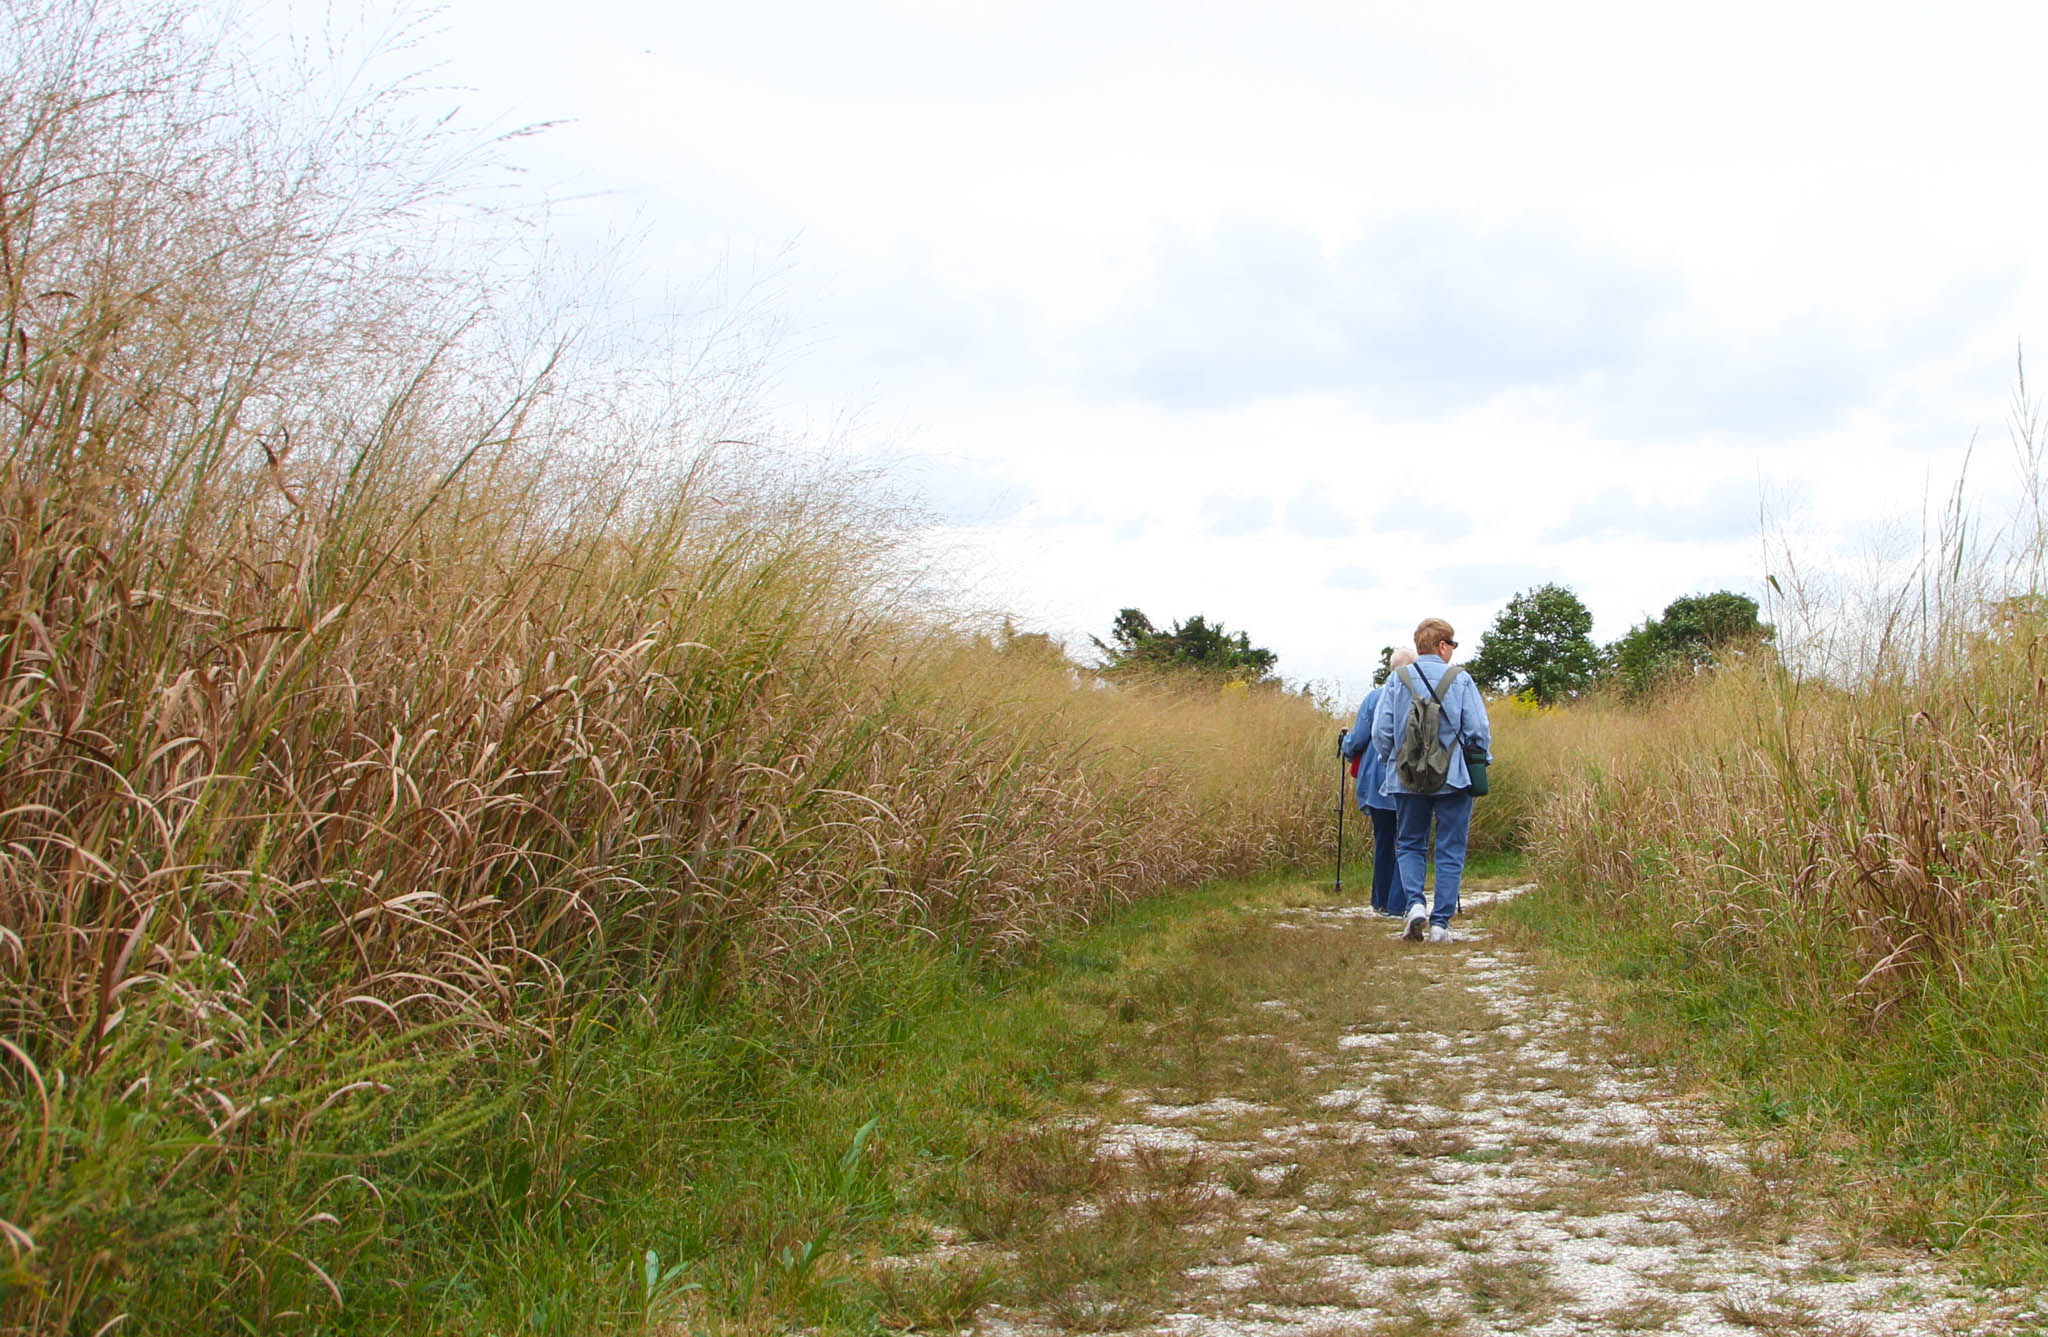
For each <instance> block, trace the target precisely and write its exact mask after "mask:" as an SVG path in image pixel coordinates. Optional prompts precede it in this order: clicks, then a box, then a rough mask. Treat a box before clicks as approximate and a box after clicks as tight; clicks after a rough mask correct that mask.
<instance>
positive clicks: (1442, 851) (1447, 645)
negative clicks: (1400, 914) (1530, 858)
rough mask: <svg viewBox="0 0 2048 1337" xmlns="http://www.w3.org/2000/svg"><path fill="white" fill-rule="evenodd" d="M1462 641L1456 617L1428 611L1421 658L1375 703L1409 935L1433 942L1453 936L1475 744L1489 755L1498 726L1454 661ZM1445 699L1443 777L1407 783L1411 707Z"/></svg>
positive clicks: (1375, 738) (1419, 641)
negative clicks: (1426, 788)
mask: <svg viewBox="0 0 2048 1337" xmlns="http://www.w3.org/2000/svg"><path fill="white" fill-rule="evenodd" d="M1457 648H1458V642H1457V640H1456V639H1455V636H1454V633H1453V632H1452V630H1451V624H1450V623H1448V622H1446V621H1444V620H1443V619H1442V618H1435V617H1432V618H1425V619H1424V620H1423V622H1422V624H1421V625H1420V626H1418V627H1416V628H1415V652H1416V661H1415V663H1414V664H1413V665H1411V666H1409V667H1407V668H1404V669H1401V670H1400V671H1398V672H1396V673H1394V674H1393V675H1392V676H1390V677H1389V678H1388V679H1387V684H1386V687H1385V688H1384V689H1383V690H1382V691H1381V693H1380V699H1379V703H1378V704H1377V705H1375V706H1374V707H1373V719H1372V743H1373V750H1374V751H1375V752H1377V753H1378V754H1379V761H1380V766H1381V768H1382V778H1381V781H1380V788H1381V792H1382V793H1384V794H1386V795H1388V796H1389V797H1391V798H1392V799H1393V800H1394V847H1395V855H1396V862H1397V863H1398V864H1399V866H1400V869H1401V890H1402V892H1403V893H1404V894H1405V896H1406V903H1407V920H1408V927H1407V931H1406V936H1407V937H1408V938H1409V939H1410V940H1411V941H1414V942H1420V941H1421V940H1422V937H1423V930H1424V927H1425V925H1426V926H1427V928H1428V933H1429V940H1430V941H1431V942H1449V941H1450V940H1451V916H1453V915H1455V914H1457V913H1458V884H1459V883H1460V882H1461V881H1463V879H1464V876H1465V841H1466V837H1467V836H1468V835H1469V834H1470V832H1471V829H1472V772H1471V770H1470V768H1469V767H1467V765H1466V764H1465V749H1466V748H1468V747H1470V748H1472V749H1474V750H1475V751H1476V752H1478V753H1479V754H1480V755H1482V756H1485V757H1486V758H1487V759H1488V760H1489V761H1490V760H1492V756H1491V752H1492V747H1493V728H1492V725H1491V723H1490V722H1489V721H1488V720H1487V718H1486V702H1485V700H1484V699H1483V698H1482V697H1481V696H1480V695H1479V686H1478V684H1476V683H1474V682H1473V681H1472V675H1471V674H1469V673H1467V672H1465V670H1464V669H1463V668H1462V667H1458V668H1453V667H1452V666H1451V654H1452V652H1453V651H1455V650H1456V649H1457ZM1425 693H1426V694H1427V701H1431V702H1436V703H1438V704H1440V706H1441V712H1440V714H1439V716H1438V719H1437V738H1438V740H1439V741H1440V742H1441V743H1442V744H1443V745H1444V746H1445V747H1446V748H1447V749H1448V750H1449V752H1450V758H1449V766H1448V768H1447V769H1446V771H1445V773H1444V778H1443V784H1442V786H1441V787H1440V788H1438V789H1436V790H1435V791H1434V792H1430V793H1419V792H1416V791H1415V790H1413V789H1411V788H1410V787H1409V786H1408V785H1406V784H1404V783H1403V782H1402V779H1401V774H1400V768H1399V767H1398V766H1397V764H1396V762H1395V758H1396V757H1397V756H1399V755H1400V753H1401V745H1402V742H1403V740H1404V738H1405V736H1406V732H1407V729H1408V717H1409V707H1410V706H1411V705H1413V704H1415V703H1416V702H1418V701H1423V700H1425V696H1424V694H1425ZM1432 827H1433V828H1434V829H1435V832H1436V902H1435V904H1434V905H1431V904H1430V903H1429V901H1428V900H1427V894H1426V888H1425V887H1424V885H1423V884H1424V879H1425V875H1426V873H1427V871H1428V870H1427V865H1428V862H1429V837H1430V831H1431V828H1432Z"/></svg>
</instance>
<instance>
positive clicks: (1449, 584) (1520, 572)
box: [1431, 562, 1557, 645]
mask: <svg viewBox="0 0 2048 1337" xmlns="http://www.w3.org/2000/svg"><path fill="white" fill-rule="evenodd" d="M1431 574H1432V575H1434V576H1435V577H1436V582H1437V588H1438V589H1440V590H1441V591H1442V592H1443V596H1444V600H1445V602H1447V603H1454V604H1468V605H1469V604H1504V603H1506V602H1507V601H1508V600H1509V599H1511V598H1513V597H1514V596H1515V595H1516V594H1519V593H1520V592H1521V591H1523V590H1526V589H1528V588H1529V587H1530V586H1531V585H1541V584H1542V583H1543V582H1544V581H1546V580H1555V579H1557V576H1556V573H1555V572H1553V571H1552V570H1551V569H1550V568H1548V567H1536V566H1529V565H1527V564H1526V563H1520V562H1479V563H1473V564H1470V565H1465V566H1445V567H1439V568H1437V569H1436V570H1435V571H1434V572H1432V573H1431ZM1471 640H1472V643H1473V644H1474V645H1477V644H1478V643H1479V638H1478V637H1477V636H1473V637H1471Z"/></svg>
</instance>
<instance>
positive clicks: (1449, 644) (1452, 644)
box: [1443, 636, 1458, 650]
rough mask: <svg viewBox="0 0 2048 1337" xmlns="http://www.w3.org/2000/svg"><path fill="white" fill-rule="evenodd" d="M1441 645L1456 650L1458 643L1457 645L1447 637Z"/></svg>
mask: <svg viewBox="0 0 2048 1337" xmlns="http://www.w3.org/2000/svg"><path fill="white" fill-rule="evenodd" d="M1443 643H1444V644H1445V645H1448V646H1450V647H1451V648H1452V649H1453V650H1455V649H1457V648H1458V643H1457V642H1456V641H1454V640H1452V639H1451V638H1450V637H1448V636H1446V637H1445V638H1444V642H1443Z"/></svg>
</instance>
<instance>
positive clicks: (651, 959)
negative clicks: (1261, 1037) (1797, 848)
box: [0, 4, 1330, 1334]
mask: <svg viewBox="0 0 2048 1337" xmlns="http://www.w3.org/2000/svg"><path fill="white" fill-rule="evenodd" d="M205 31H208V29H207V28H206V26H205V25H204V24H202V23H200V22H199V21H198V18H197V16H196V15H195V14H193V13H191V12H188V11H185V10H183V9H181V8H179V7H177V6H176V5H165V6H152V5H148V4H137V5H127V6H123V5H108V6H76V5H67V4H47V5H40V4H20V5H9V6H7V7H6V8H5V9H4V10H0V52H4V53H5V55H4V57H0V59H4V60H5V61H6V62H7V64H6V68H5V71H4V75H0V127H5V129H4V131H0V135H4V140H0V260H4V264H0V284H4V291H0V427H4V432H5V456H4V465H0V468H4V474H0V723H4V728H0V792H4V793H5V795H6V801H5V804H4V805H0V1073H4V1077H0V1329H5V1330H9V1331H33V1332H69V1333H96V1332H113V1331H119V1332H122V1333H124V1334H138V1333H173V1332H175V1333H205V1332H241V1331H262V1332H290V1331H309V1332H310V1331H334V1330H340V1331H361V1332H384V1331H407V1332H411V1331H457V1332H460V1331H474V1332H500V1333H510V1332H580V1331H589V1330H593V1329H606V1330H610V1329H612V1328H614V1327H616V1326H618V1325H619V1324H621V1323H624V1322H625V1317H624V1316H628V1315H633V1316H638V1318H639V1319H641V1320H645V1321H648V1322H652V1321H654V1318H655V1317H658V1316H659V1315H660V1314H662V1313H666V1312H668V1311H667V1309H665V1308H664V1306H668V1305H671V1304H672V1303H673V1302H675V1301H676V1299H677V1298H678V1297H680V1296H683V1295H693V1296H705V1297H708V1298H707V1299H706V1301H705V1302H706V1303H708V1304H710V1305H711V1306H712V1309H713V1311H714V1312H722V1313H748V1312H754V1311H755V1310H756V1309H757V1308H758V1307H759V1306H762V1305H768V1304H770V1302H771V1300H772V1299H773V1297H775V1296H778V1295H783V1294H784V1293H785V1292H787V1291H790V1288H792V1287H797V1288H798V1289H800V1286H799V1283H800V1281H801V1279H802V1278H803V1277H804V1276H806V1275H808V1274H809V1273H810V1271H811V1270H813V1269H814V1268H815V1267H816V1266H817V1264H818V1260H819V1259H820V1258H821V1257H822V1256H823V1255H824V1253H826V1252H827V1251H829V1250H830V1249H832V1248H833V1247H835V1241H836V1239H837V1232H839V1231H841V1230H842V1229H844V1228H846V1226H847V1222H848V1221H849V1220H851V1219H853V1218H857V1217H860V1216H861V1215H862V1214H863V1213H865V1212H868V1211H869V1207H870V1205H871V1202H872V1200H873V1197H874V1194H876V1193H877V1192H879V1191H880V1190H878V1189H876V1188H875V1187H874V1184H875V1181H874V1180H872V1179H871V1178H870V1176H869V1174H868V1167H869V1165H870V1164H871V1162H872V1160H873V1159H874V1158H876V1157H878V1156H880V1155H881V1154H882V1152H881V1150H880V1148H882V1147H883V1145H884V1143H885V1142H886V1141H887V1139H889V1138H892V1137H909V1138H915V1137H916V1136H917V1134H915V1133H912V1134H903V1133H900V1132H898V1131H895V1130H884V1129H883V1127H882V1126H881V1125H877V1124H874V1123H873V1122H872V1120H873V1118H874V1116H875V1115H876V1114H878V1113H881V1112H882V1111H881V1110H879V1109H876V1108H872V1107H866V1106H864V1107H863V1108H860V1109H852V1108H835V1109H834V1110H833V1111H830V1112H820V1111H819V1110H817V1109H815V1108H813V1107H812V1106H811V1105H809V1104H807V1103H806V1102H807V1101H810V1100H812V1099H813V1096H812V1095H810V1094H806V1093H811V1092H816V1091H820V1090H834V1091H856V1092H857V1091H858V1090H860V1089H861V1088H860V1086H859V1083H860V1082H861V1081H863V1080H864V1079H865V1078H866V1077H867V1076H869V1075H871V1074H872V1073H873V1071H874V1065H875V1064H876V1063H877V1056H878V1055H880V1054H884V1053H887V1052H890V1046H891V1045H892V1044H894V1043H895V1042H896V1041H897V1040H899V1039H900V1035H901V1028H902V1026H903V1024H904V1018H905V1017H906V1016H907V1015H910V1014H912V1013H914V1012H915V1011H916V1010H917V1009H918V1008H920V1007H923V1006H927V1005H928V1004H929V1003H930V1000H932V999H934V998H939V997H947V996H953V995H950V994H948V993H947V992H946V991H947V990H955V991H958V990H965V989H968V988H970V987H979V985H980V984H981V983H985V982H987V981H988V980H991V979H998V978H1002V977H1003V974H1002V972H1004V971H1007V970H1014V969H1017V968H1019V967H1021V966H1024V965H1027V964H1028V963H1030V962H1031V961H1032V960H1033V959H1034V958H1036V957H1037V956H1038V955H1039V954H1040V953H1041V952H1042V951H1043V944H1044V943H1045V942H1046V941H1047V940H1048V938H1049V937H1050V936H1051V935H1054V934H1057V933H1060V932H1062V931H1065V930H1068V929H1070V928H1072V927H1074V926H1076V925H1078V924H1081V923H1083V922H1086V921H1087V920H1088V919H1090V918H1091V917H1092V916H1094V915H1096V914H1098V913H1099V912H1100V911H1102V910H1103V909H1105V908H1106V907H1111V906H1115V905H1118V904H1121V903H1124V902H1128V901H1131V900H1134V899H1136V898H1140V897H1143V896H1146V895H1148V894H1150V893H1153V892H1156V891H1158V890H1160V889H1163V888H1168V887H1178V886H1185V885H1189V884H1192V883H1198V882H1201V881H1203V880H1204V879H1208V878H1211V877H1216V876H1220V875H1232V876H1243V875H1247V874H1251V873H1253V872H1256V871H1258V870H1260V869H1264V868H1267V867H1272V866H1284V865H1289V864H1294V863H1299V862H1300V861H1302V860H1305V859H1321V858H1323V857H1324V855H1325V851H1326V850H1327V848H1328V846H1327V833H1328V812H1329V809H1328V796H1329V784H1328V782H1327V779H1328V769H1327V766H1326V761H1327V758H1328V754H1329V752H1330V739H1329V737H1328V727H1329V720H1328V717H1327V716H1326V715H1325V714H1324V713H1323V712H1322V711H1321V710H1319V709H1318V708H1317V707H1316V706H1315V704H1314V703H1313V702H1312V701H1310V700H1308V699H1307V698H1305V697H1303V696H1300V695H1298V694H1294V693H1291V692H1287V691H1284V690H1279V689H1277V688H1275V689H1262V690H1246V689H1242V688H1240V689H1239V690H1235V691H1224V690H1220V689H1219V687H1218V685H1217V684H1216V683H1215V682H1213V681H1209V680H1206V679H1204V680H1198V681H1189V682H1183V683H1175V682H1173V681H1141V680H1136V679H1132V680H1127V681H1123V682H1120V683H1119V684H1118V686H1117V687H1116V688H1115V689H1113V690H1111V689H1105V688H1103V687H1101V686H1100V685H1098V684H1097V683H1096V682H1095V681H1094V680H1093V678H1092V677H1089V676H1088V675H1084V674H1081V673H1078V672H1077V671H1076V670H1075V669H1074V668H1073V667H1072V666H1071V665H1069V664H1068V663H1066V662H1065V661H1064V660H1063V659H1061V658H1060V657H1059V656H1057V655H1049V654H1045V653H1041V652H1039V651H1041V650H1042V649H1043V647H1041V646H1038V645H1037V644H1036V643H1035V642H1034V641H1033V640H1032V639H1031V638H1029V637H1001V638H992V637H982V636H976V635H974V634H972V633H971V632H963V631H959V630H955V629H953V628H954V626H955V625H957V619H956V618H954V617H953V616H952V615H951V614H949V613H948V612H947V611H946V610H943V609H941V608H938V607H935V606H933V605H932V604H931V603H930V602H929V596H921V595H919V594H917V593H916V592H917V591H919V590H922V589H925V588H928V585H929V582H928V580H927V573H925V572H924V571H922V570H920V569H919V568H918V567H917V566H916V565H915V564H914V562H913V560H912V558H911V557H910V555H909V553H910V550H911V546H912V545H911V544H910V543H909V542H908V539H909V538H910V537H911V533H912V531H911V528H910V525H911V521H910V520H909V519H907V518H906V517H905V515H904V514H903V513H902V512H901V511H900V509H898V508H896V507H894V506H893V505H892V504H891V503H889V502H888V501H887V500H886V495H885V494H880V493H878V492H877V491H876V489H875V488H874V487H873V486H872V485H871V480H868V479H864V478H861V477H859V476H857V475H855V474H852V473H848V472H846V471H843V470H835V469H833V468H832V467H831V466H828V465H822V464H818V463H816V462H814V458H813V457H812V456H810V455H808V454H805V453H803V452H799V451H795V450H792V449H788V448H784V447H781V446H778V444H777V443H776V441H775V439H774V437H773V434H772V430H771V428H770V427H769V426H767V425H765V424H764V423H763V422H762V421H761V420H760V414H759V412H758V410H757V408H756V407H755V404H754V401H753V400H752V399H751V398H750V387H751V386H752V385H753V384H754V383H755V378H756V376H757V371H758V352H757V350H755V349H754V348H753V347H752V346H751V345H749V344H748V343H747V341H746V340H745V338H744V337H743V334H744V331H741V332H740V334H736V335H735V334H721V335H719V336H717V337H713V338H710V339H705V340H685V341H682V342H679V343H678V342H673V341H672V342H669V343H662V342H659V341H657V342H655V343H653V344H650V345H645V346H633V347H625V346H622V345H620V344H619V343H617V342H615V341H606V340H601V339H597V338H596V336H594V335H593V336H590V337H588V338H582V337H580V336H579V334H578V332H577V329H576V327H575V324H574V321H573V320H572V319H569V318H568V317H566V316H563V315H561V314H559V311H569V312H570V313H571V314H572V315H573V303H572V304H571V305H570V306H567V307H563V308H559V309H558V308H554V307H549V306H548V305H547V304H546V303H545V302H542V301H538V300H537V299H536V298H535V297H534V296H533V294H532V291H531V290H529V289H526V288H522V287H520V286H519V285H518V284H516V283H514V282H512V281H511V280H508V279H507V278H505V277H504V273H503V271H504V270H505V268H506V266H507V263H508V262H507V261H506V260H505V259H504V257H505V256H506V255H507V254H510V253H511V252H508V251H507V250H506V249H505V248H504V247H503V246H492V245H487V244H485V243H488V242H491V241H492V240H493V239H494V238H495V239H496V240H497V241H499V242H503V241H505V240H506V239H507V238H511V239H512V240H514V241H516V240H517V237H518V235H519V233H518V226H517V224H518V220H510V221H509V222H508V221H507V220H502V219H495V218H493V217H491V216H490V215H489V214H488V213H487V212H485V213H477V212H476V211H473V210H472V211H469V212H465V210H464V206H463V196H462V194H461V183H462V182H463V181H465V180H467V179H469V177H470V175H471V174H472V169H473V168H474V167H475V165H476V163H478V162H480V161H486V162H487V161H488V156H489V152H490V150H489V146H488V145H477V144H474V143H469V142H465V141H462V140H460V139H459V138H454V137H451V135H450V134H449V133H448V132H446V131H445V130H443V129H440V128H437V127H436V126H434V125H430V124H421V123H417V122H416V121H414V120H413V119H411V116H410V111H409V108H410V106H411V105H412V104H411V103H410V102H409V101H408V99H407V97H406V96H405V93H404V90H403V88H399V89H396V90H391V91H387V92H383V93H375V92H372V93H367V94H366V93H364V92H362V91H361V89H362V88H363V87H364V86H365V85H351V86H349V88H345V89H344V90H343V92H342V93H341V94H340V95H339V96H340V100H339V101H337V102H332V103H329V102H324V101H321V98H322V97H326V96H328V95H329V94H331V93H332V92H333V88H334V84H333V82H332V80H323V79H314V80H311V83H312V86H314V87H316V88H319V89H322V90H326V91H325V92H323V93H321V94H319V95H317V96H316V95H312V94H309V95H307V96H306V97H304V98H299V99H298V100H294V98H295V97H296V96H297V95H296V90H297V88H298V87H299V84H300V82H302V81H300V80H296V79H294V78H293V77H291V76H290V74H289V72H287V74H286V75H283V76H278V77H279V80H280V82H281V84H283V85H284V86H286V87H288V88H289V89H291V90H292V92H291V93H288V94H279V95H274V94H272V93H270V92H267V91H266V90H265V88H264V80H265V78H266V77H268V76H266V75H265V73H264V71H262V70H257V69H251V68H247V67H244V66H242V65H240V64H238V63H237V61H236V60H235V58H234V57H233V55H232V54H231V47H229V46H209V45H207V44H206V41H205V40H204V39H203V38H202V37H201V36H198V35H197V34H201V33H203V32H205ZM350 89H353V91H350ZM451 182H452V183H454V184H452V185H451V184H450V183H451ZM451 192H452V193H451ZM450 220H454V221H453V222H451V221H450ZM465 220H466V221H465ZM464 227H475V228H480V229H482V230H483V232H482V234H481V236H482V240H481V241H479V240H478V239H477V238H474V237H472V238H469V239H467V240H464V238H463V237H462V236H460V235H458V234H460V233H461V231H462V229H463V228H464ZM494 228H502V229H503V230H502V231H499V232H493V231H492V229H494ZM474 255H485V256H486V257H487V258H488V260H487V262H476V263H467V264H466V263H464V261H463V257H464V256H474ZM536 311H539V312H540V314H539V315H538V316H537V315H535V314H534V313H535V312H536ZM878 497H881V499H880V500H878ZM1005 1080H1007V1079H1005ZM847 1098H848V1099H851V1097H850V1096H849V1097H847ZM989 1099H991V1100H996V1101H997V1102H998V1103H1000V1100H1001V1096H1000V1093H997V1094H995V1095H991V1096H990V1097H989ZM828 1114H829V1117H828ZM772 1128H800V1129H802V1130H804V1131H803V1133H802V1136H801V1137H799V1138H797V1139H796V1140H795V1141H791V1140H789V1139H787V1138H778V1137H776V1136H770V1135H768V1134H767V1133H765V1132H764V1131H763V1130H764V1129H772ZM828 1152H829V1154H826V1153H828Z"/></svg>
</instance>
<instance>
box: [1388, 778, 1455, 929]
mask: <svg viewBox="0 0 2048 1337" xmlns="http://www.w3.org/2000/svg"><path fill="white" fill-rule="evenodd" d="M1432 824H1434V825H1435V827H1436V905H1435V906H1434V907H1433V908H1432V909H1431V910H1430V914H1429V922H1430V923H1432V924H1435V925H1437V926H1438V927H1439V928H1449V927H1450V926H1451V916H1452V915H1454V914H1456V913H1458V884H1459V883H1460V882H1462V881H1463V880H1464V878H1465V838H1466V836H1468V835H1470V834H1471V831H1472V791H1471V790H1469V789H1445V790H1439V791H1438V792H1437V793H1434V794H1396V795H1394V844H1395V846H1396V848H1397V849H1398V851H1399V857H1400V863H1401V890H1402V891H1403V893H1405V894H1406V897H1407V900H1406V902H1405V907H1406V908H1409V909H1412V908H1413V907H1415V906H1418V905H1422V904H1424V903H1425V901H1426V899H1427V891H1426V889H1425V888H1424V886H1423V880H1424V876H1425V874H1426V872H1427V865H1428V862H1429V828H1430V826H1431V825H1432Z"/></svg>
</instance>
